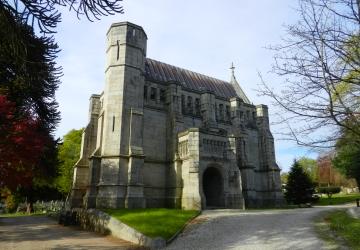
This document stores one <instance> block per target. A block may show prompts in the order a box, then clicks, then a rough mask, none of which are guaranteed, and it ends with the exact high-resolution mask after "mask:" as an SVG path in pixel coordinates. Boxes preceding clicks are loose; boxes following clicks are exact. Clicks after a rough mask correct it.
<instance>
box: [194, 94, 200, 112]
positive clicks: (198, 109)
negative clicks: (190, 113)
mask: <svg viewBox="0 0 360 250" xmlns="http://www.w3.org/2000/svg"><path fill="white" fill-rule="evenodd" d="M195 114H196V115H198V116H199V115H200V99H199V98H196V99H195Z"/></svg>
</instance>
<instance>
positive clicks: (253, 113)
mask: <svg viewBox="0 0 360 250" xmlns="http://www.w3.org/2000/svg"><path fill="white" fill-rule="evenodd" d="M252 117H253V120H255V118H256V114H255V112H252Z"/></svg>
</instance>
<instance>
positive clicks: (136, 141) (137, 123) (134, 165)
mask: <svg viewBox="0 0 360 250" xmlns="http://www.w3.org/2000/svg"><path fill="white" fill-rule="evenodd" d="M130 112H131V114H130V138H129V165H128V186H127V195H126V200H125V207H127V208H143V207H145V199H144V187H143V176H142V168H143V167H144V151H143V111H142V110H138V109H135V108H132V109H131V111H130Z"/></svg>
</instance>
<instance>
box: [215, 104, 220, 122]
mask: <svg viewBox="0 0 360 250" xmlns="http://www.w3.org/2000/svg"><path fill="white" fill-rule="evenodd" d="M218 119H219V117H218V111H217V104H215V120H216V121H217V120H218Z"/></svg>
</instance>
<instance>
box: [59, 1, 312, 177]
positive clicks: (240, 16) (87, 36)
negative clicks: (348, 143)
mask: <svg viewBox="0 0 360 250" xmlns="http://www.w3.org/2000/svg"><path fill="white" fill-rule="evenodd" d="M296 4H297V1H296V0H272V1H270V0H258V1H251V0H224V1H212V0H197V1H189V0H183V1H174V0H152V1H149V0H147V1H145V0H125V1H123V6H124V9H125V14H118V15H114V16H108V17H103V18H102V19H101V20H100V21H96V22H89V21H87V20H85V18H82V19H81V20H78V19H77V18H76V15H75V13H73V12H68V11H66V10H64V11H63V21H62V23H61V24H60V25H59V27H58V33H57V34H56V40H57V41H58V44H59V46H60V48H61V49H62V51H61V53H60V55H59V58H58V60H57V61H58V63H59V64H60V65H61V66H62V67H63V72H64V76H63V77H62V83H61V86H60V87H59V90H58V91H57V100H58V102H59V105H60V111H61V116H62V121H61V123H60V125H59V127H58V130H57V132H56V136H58V137H62V136H63V135H64V134H66V133H67V132H68V131H69V130H71V129H73V128H76V129H78V128H81V127H84V126H85V125H86V123H87V119H88V100H89V97H90V95H91V94H94V93H100V92H101V91H102V90H103V87H104V68H105V34H106V32H107V30H108V28H109V27H110V25H111V23H113V22H120V21H130V22H133V23H135V24H138V25H140V26H142V27H143V28H144V30H145V32H146V33H147V36H148V44H147V56H148V57H150V58H153V59H156V60H159V61H163V62H166V63H169V64H173V65H176V66H179V67H183V68H186V69H190V70H193V71H195V72H199V73H203V74H206V75H210V76H212V77H216V78H219V79H223V80H229V79H230V70H229V67H230V64H231V62H234V65H235V67H236V69H235V73H236V77H237V80H238V82H239V83H240V85H241V87H242V88H243V90H244V91H245V93H246V94H247V95H248V97H249V98H250V100H251V101H252V102H253V103H254V104H260V103H263V104H266V105H268V106H269V108H270V115H271V114H273V113H276V112H277V110H275V109H274V108H273V107H272V105H271V100H269V99H267V98H264V97H259V96H257V93H256V89H257V88H258V84H259V83H260V80H259V77H258V72H261V73H262V75H263V77H264V78H265V80H266V82H267V83H268V84H269V85H270V86H271V87H273V88H274V89H276V88H278V87H279V86H280V85H279V84H280V82H281V79H279V78H278V77H277V76H275V75H273V74H271V73H269V71H270V70H271V64H272V63H273V59H272V57H273V52H271V51H269V50H267V49H266V48H265V47H266V46H269V45H274V44H278V43H280V42H281V37H282V36H284V35H285V27H284V25H285V24H291V23H294V22H296V20H297V18H298V17H297V13H296V12H295V11H294V7H296ZM270 119H271V116H270ZM277 129H279V128H277V127H275V126H274V127H271V130H272V131H273V132H276V131H277ZM274 135H275V139H276V141H275V147H276V157H277V161H278V163H279V165H280V166H281V168H282V169H283V170H285V171H287V170H288V168H289V166H290V165H291V163H292V161H293V159H294V158H295V157H301V156H308V157H316V155H315V154H314V153H312V152H310V151H308V150H306V149H303V148H299V147H297V146H296V145H294V144H292V143H290V142H286V141H281V140H278V138H277V136H276V133H274Z"/></svg>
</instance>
